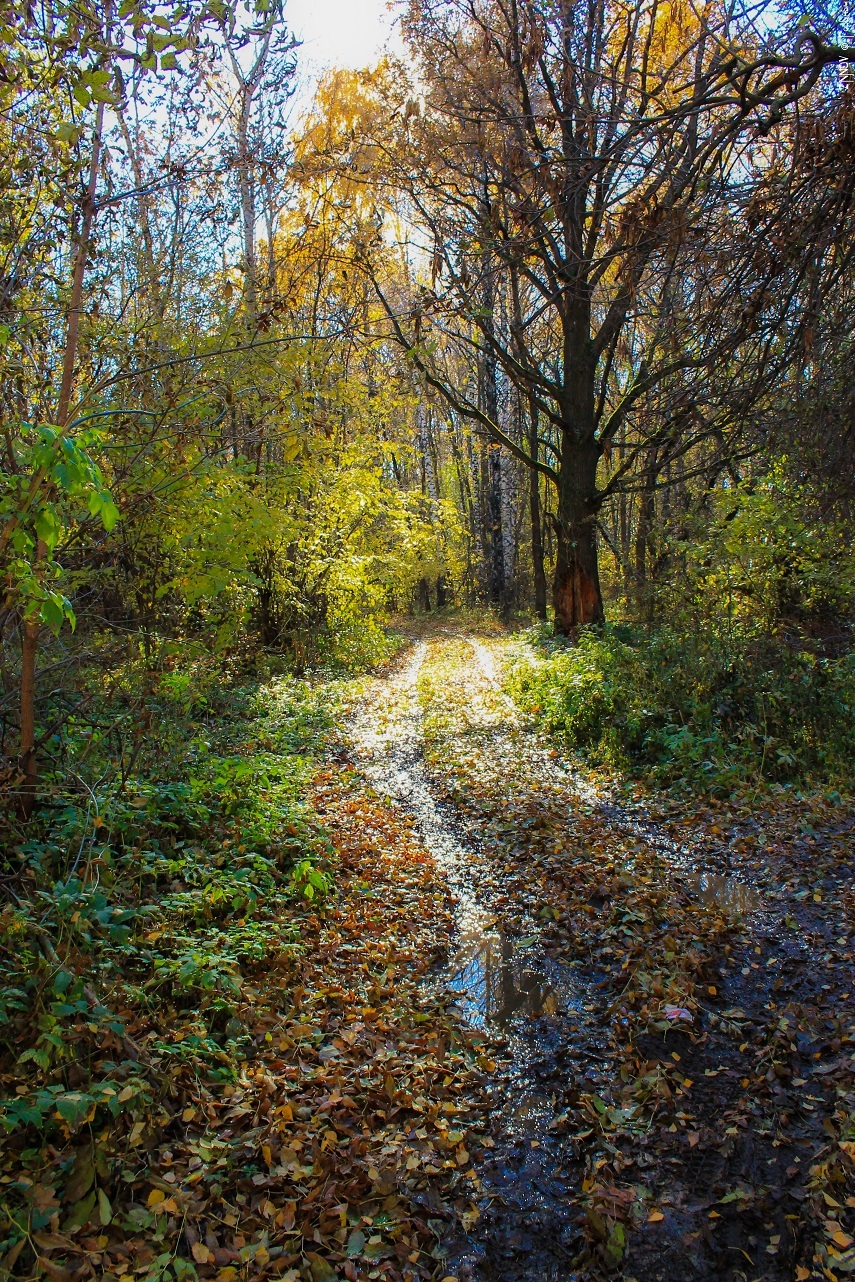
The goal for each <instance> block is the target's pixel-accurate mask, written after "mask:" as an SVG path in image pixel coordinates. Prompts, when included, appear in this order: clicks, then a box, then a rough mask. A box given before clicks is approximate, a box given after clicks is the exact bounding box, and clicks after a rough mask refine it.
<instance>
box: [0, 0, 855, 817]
mask: <svg viewBox="0 0 855 1282" xmlns="http://www.w3.org/2000/svg"><path fill="white" fill-rule="evenodd" d="M846 22H847V18H846V13H845V12H844V11H843V10H842V9H841V10H840V12H839V13H838V12H837V11H834V12H831V11H828V12H825V11H824V12H823V13H822V14H819V13H817V14H813V13H812V12H808V11H805V12H801V11H799V12H792V13H789V12H788V13H781V14H777V15H776V17H775V20H774V22H773V21H772V18H771V17H770V15H769V14H768V13H767V12H766V11H765V10H764V9H762V7H760V8H758V9H757V10H756V11H755V10H750V11H746V12H745V13H743V14H741V15H736V14H732V13H731V12H730V11H725V10H718V9H716V8H710V9H709V10H704V13H703V15H699V14H696V13H694V11H689V10H685V11H684V10H683V9H682V8H681V7H680V6H679V5H676V6H675V5H654V6H652V7H649V8H644V7H642V8H638V9H634V8H632V7H631V6H630V7H622V6H620V5H618V6H616V7H614V8H610V7H609V6H605V5H594V4H592V5H591V6H590V7H589V8H587V9H577V8H575V7H571V8H567V9H566V11H565V8H562V7H561V6H560V5H558V6H555V7H553V6H550V5H546V6H538V5H525V6H523V7H522V8H519V9H518V8H516V7H512V8H511V9H508V10H506V9H504V8H493V7H491V6H486V7H483V8H481V7H478V6H474V7H470V6H467V5H463V4H461V5H449V6H436V5H430V4H425V5H414V6H412V7H411V8H410V10H409V11H408V12H407V14H406V15H405V21H404V32H405V34H406V37H407V40H408V42H409V48H410V51H411V59H412V61H411V62H410V63H409V64H407V65H403V64H400V63H395V62H393V61H391V60H388V61H386V62H384V63H382V64H381V65H380V66H379V67H377V68H375V69H372V70H368V71H365V72H364V73H359V74H357V73H353V72H338V73H335V72H334V73H331V74H330V75H329V76H328V77H327V79H326V80H325V81H324V82H323V83H322V85H321V86H320V88H319V90H318V94H317V98H316V101H315V104H314V106H313V108H312V109H311V112H310V113H309V114H308V115H306V113H305V111H304V112H303V113H302V114H301V115H300V116H299V118H293V119H292V117H291V115H290V114H289V100H290V97H291V93H292V88H293V84H294V75H295V70H296V66H297V62H298V59H299V48H298V47H297V46H296V44H295V42H294V40H293V39H292V37H291V36H290V35H289V32H288V27H287V21H286V15H283V14H282V13H281V12H280V10H279V9H278V8H276V7H275V6H274V7H272V8H271V7H269V6H268V7H263V8H262V9H260V10H258V11H257V12H256V11H255V10H253V11H249V10H247V11H243V10H241V9H236V10H231V9H224V10H222V11H220V10H219V9H217V10H216V11H214V10H208V9H206V8H205V7H204V6H201V7H198V8H197V7H193V6H189V7H188V6H179V7H178V8H176V9H175V11H174V12H173V11H172V10H170V9H168V8H163V9H161V8H158V7H152V8H150V9H148V8H146V7H145V6H142V7H135V6H131V7H128V6H127V5H124V6H123V7H122V8H121V9H120V10H117V11H115V12H114V11H113V10H112V9H111V8H110V7H109V6H107V7H103V6H100V5H95V6H94V7H92V8H88V9H87V8H84V9H79V8H74V9H65V8H63V7H62V6H60V7H59V8H57V9H55V10H54V9H48V10H41V11H39V12H38V13H37V12H36V11H33V12H29V11H27V12H24V13H21V14H18V13H17V12H16V11H13V10H11V9H10V10H9V12H8V15H7V23H6V26H5V27H4V46H3V48H4V55H3V56H4V60H5V61H4V66H5V72H4V76H5V79H4V83H5V84H6V86H7V87H6V89H5V90H4V94H5V106H4V115H3V130H4V143H3V164H4V186H3V215H2V217H3V227H2V236H3V246H4V249H3V254H4V258H3V261H4V275H3V328H2V340H3V356H2V359H3V362H4V364H3V417H4V428H3V431H4V439H5V447H4V451H3V497H2V515H3V530H2V535H0V547H2V555H3V558H4V562H5V566H4V576H5V583H6V590H5V597H4V602H3V614H2V644H3V682H4V694H3V703H2V727H3V729H2V735H3V738H2V743H3V751H4V752H5V754H6V761H7V763H8V764H7V766H6V774H5V780H6V782H5V785H4V786H5V789H6V791H7V793H8V794H9V795H12V794H16V793H17V792H19V791H20V789H21V777H20V774H19V772H23V776H24V777H25V779H26V780H27V781H28V782H26V783H25V785H24V787H25V791H26V790H30V791H32V788H33V786H34V780H35V778H36V775H37V773H38V770H39V768H40V767H39V761H40V760H41V761H42V762H43V763H44V764H47V763H49V762H50V763H54V764H56V765H58V766H59V765H60V764H61V762H62V761H63V759H64V754H65V753H66V751H67V743H68V735H69V733H70V728H71V727H72V726H75V727H79V728H81V729H82V728H83V727H84V726H85V725H86V717H87V715H88V714H87V712H86V710H85V709H86V708H87V707H88V706H89V705H88V702H87V701H86V700H88V698H89V696H88V695H87V696H86V698H85V699H84V700H81V698H80V697H79V693H80V682H79V674H80V669H81V665H84V666H85V665H86V664H87V663H88V662H94V663H95V664H96V666H97V667H99V668H101V669H103V670H104V671H112V670H114V669H116V668H124V667H125V666H126V665H127V664H128V662H133V661H136V660H135V659H133V660H132V659H131V656H139V661H140V663H141V665H142V668H146V667H147V666H153V667H155V668H156V667H158V665H160V664H162V662H164V661H165V660H166V658H167V656H168V655H169V654H170V653H173V654H174V652H175V646H176V645H179V646H180V647H181V651H182V653H184V654H187V653H189V652H190V651H191V650H192V649H193V648H194V647H197V648H198V649H199V651H200V652H203V651H204V652H205V653H220V654H225V653H227V652H232V653H235V652H237V651H241V652H242V653H248V649H249V650H254V651H256V652H257V653H259V654H261V653H266V654H267V655H269V656H284V657H286V658H287V659H288V661H289V662H291V663H292V664H294V665H296V667H297V668H298V669H300V668H303V667H305V666H306V665H307V664H311V663H316V662H318V661H322V662H328V661H329V662H340V661H341V662H348V663H352V662H359V661H361V660H370V659H371V658H373V657H376V654H377V653H379V652H380V651H382V648H383V644H384V643H383V641H382V638H381V631H380V628H381V624H382V621H383V620H384V619H385V618H386V617H387V616H388V614H389V613H390V612H395V611H401V610H404V611H406V610H410V609H414V608H415V609H418V610H423V611H424V610H431V609H442V608H443V607H444V606H446V605H449V604H451V603H454V604H457V605H465V606H474V605H479V606H480V605H489V606H490V607H492V608H493V609H495V610H496V611H497V612H499V614H500V615H502V616H503V617H505V618H508V617H511V616H512V615H513V614H514V613H515V612H519V613H520V614H522V615H525V614H526V613H534V614H536V615H537V616H539V617H540V618H542V619H546V617H547V614H548V613H549V614H550V615H551V616H554V626H555V630H556V632H557V633H558V634H564V635H570V636H576V635H577V634H578V630H579V628H581V627H584V626H585V625H586V624H590V623H594V624H597V623H601V622H602V621H603V619H604V618H605V619H607V620H608V623H609V625H610V627H611V628H612V631H610V632H609V633H608V634H603V636H601V637H600V639H599V640H597V641H594V640H593V639H591V638H589V639H588V640H587V642H586V646H587V650H586V653H587V654H588V656H589V660H588V661H589V662H590V663H592V664H594V666H595V668H596V670H597V672H598V673H601V674H602V685H603V686H604V693H603V696H602V697H603V698H605V699H606V700H608V699H609V698H611V693H610V692H613V693H614V697H615V698H616V699H617V702H618V705H619V707H618V712H619V716H618V720H619V722H620V724H621V726H623V727H624V728H622V729H618V730H616V731H614V733H616V734H618V736H619V737H621V738H622V739H623V740H624V741H625V742H624V743H623V747H622V750H628V751H634V750H635V748H636V747H637V746H638V745H637V744H635V742H634V741H635V739H638V738H639V736H641V738H644V736H645V735H646V734H647V731H648V729H650V727H648V726H646V725H645V724H644V716H645V715H651V713H649V712H648V713H643V712H642V711H639V709H637V708H635V707H634V705H633V700H632V694H631V692H630V691H629V690H628V689H625V687H626V686H627V684H630V685H632V684H637V682H638V677H637V675H636V677H632V676H631V674H630V673H629V672H628V668H631V667H632V666H633V665H635V666H638V665H639V664H641V665H645V664H648V663H652V664H653V666H654V667H655V668H656V672H657V673H658V674H659V676H658V677H657V678H656V679H657V680H658V681H659V682H660V683H661V682H662V681H664V682H665V683H666V688H665V689H662V690H661V691H659V692H658V693H659V696H660V700H664V701H665V703H666V705H668V706H669V707H671V705H674V704H676V705H677V706H678V709H679V712H678V714H675V715H672V716H671V718H670V721H669V720H668V718H667V717H666V718H665V720H664V721H663V723H662V725H661V726H660V727H659V728H658V731H657V733H659V738H660V740H661V739H662V736H663V735H664V736H665V737H666V738H667V737H668V735H671V737H672V738H673V735H674V734H682V735H683V736H684V738H685V734H686V733H687V728H686V725H684V724H683V723H684V722H687V721H688V723H689V732H692V733H693V731H692V730H691V723H692V719H693V718H695V719H697V717H698V716H700V719H701V721H702V722H703V723H704V724H703V725H702V726H700V727H699V733H700V734H701V735H702V736H703V737H708V732H710V731H712V732H713V733H715V727H714V726H713V722H715V723H716V725H718V723H719V722H722V721H723V722H724V723H725V724H726V726H727V724H729V722H728V718H729V719H730V722H732V726H731V729H734V728H736V727H739V729H738V734H739V735H742V736H745V735H746V734H747V735H748V737H749V738H750V737H751V736H752V734H753V737H754V739H755V740H756V742H757V743H760V741H761V740H762V743H763V745H764V747H761V748H760V751H761V752H762V753H763V754H764V770H769V769H773V771H774V770H777V771H778V772H779V773H780V774H781V775H782V777H783V776H786V775H787V774H788V773H789V774H790V775H792V776H796V775H799V774H800V773H804V771H808V772H810V771H816V770H819V771H820V772H822V771H828V770H830V771H831V772H832V773H833V771H834V770H835V769H837V768H842V762H843V759H844V757H845V756H846V752H847V751H848V750H849V749H850V748H851V744H850V743H849V741H848V739H847V740H846V743H845V744H844V743H843V742H842V741H840V742H838V740H839V736H840V734H843V735H844V738H845V736H846V734H847V733H848V732H846V731H845V729H844V726H845V723H846V721H847V720H848V718H837V719H836V725H837V729H833V728H832V725H831V721H832V720H834V718H831V719H830V712H829V709H827V708H825V704H826V703H828V702H829V700H830V701H831V703H832V704H834V703H835V701H837V700H839V699H843V701H844V703H845V700H846V697H847V695H846V691H847V690H848V689H850V688H851V686H850V685H848V684H847V683H848V682H849V679H850V678H849V673H850V668H849V660H848V659H846V658H845V655H846V653H847V652H848V649H849V640H850V622H851V612H852V592H853V561H852V553H851V529H852V527H851V519H852V508H851V504H852V486H851V478H852V474H853V469H852V448H853V446H852V415H853V406H852V390H851V389H852V360H853V354H852V339H851V335H852V328H853V327H852V316H851V300H852V234H851V233H852V226H851V217H852V215H851V200H852V184H853V166H852V145H853V142H852V128H853V125H852V114H851V113H852V105H851V92H852V90H851V83H850V71H849V67H850V66H851V52H850V51H848V50H847V46H846V41H847V39H848V34H849V33H848V32H847V29H846ZM618 625H620V626H621V627H624V625H625V627H626V628H629V631H620V628H618V631H614V628H615V627H617V626H618ZM75 627H76V631H72V629H73V628H75ZM639 628H641V629H643V630H644V634H645V640H644V641H643V643H641V649H639V648H638V647H637V646H635V645H634V642H633V637H634V636H635V635H636V632H637V630H638V629H639ZM633 629H635V630H636V632H633ZM639 635H640V634H639ZM592 646H593V647H594V650H595V651H596V653H594V651H592V650H591V647H592ZM627 646H629V649H626V647H627ZM188 647H189V649H188ZM687 647H688V649H687ZM651 656H655V657H651ZM277 661H278V660H277ZM577 661H578V660H576V659H574V660H572V662H577ZM686 664H692V665H693V666H692V670H691V675H690V676H687V674H686V672H685V671H683V674H682V676H681V675H680V674H679V673H677V672H676V671H675V669H681V670H682V669H685V665H686ZM598 679H599V678H598ZM647 680H648V678H647V677H645V678H643V679H642V686H644V685H645V684H646V682H647ZM675 683H676V684H675ZM764 683H765V685H768V686H769V688H768V689H765V687H764ZM770 683H771V684H770ZM841 683H842V684H841ZM613 687H614V690H613V689H612V688H613ZM684 687H686V688H684ZM692 688H693V689H694V691H695V693H696V696H697V699H698V701H699V702H700V703H703V704H704V705H705V708H704V709H694V708H688V707H687V700H689V702H691V700H692V699H693V698H694V697H695V696H694V695H693V694H692ZM794 696H797V697H795V699H794ZM794 702H795V704H796V705H797V708H796V709H794V707H793V703H794ZM707 705H708V706H707ZM671 710H672V712H673V711H674V709H673V707H671ZM560 715H561V716H562V717H565V718H569V720H570V721H573V718H574V716H575V713H574V712H573V709H572V707H571V708H569V709H565V710H564V711H563V712H561V714H560ZM639 717H641V721H639ZM132 720H133V718H131V721H132ZM784 722H786V724H787V726H788V729H787V731H786V732H785V731H784ZM678 724H679V730H675V729H674V727H675V726H678ZM668 726H670V727H671V728H670V729H668V728H667V727H668ZM660 732H661V733H660ZM726 732H727V733H728V735H730V730H727V729H726ZM574 733H575V731H574ZM586 733H587V732H586ZM731 737H732V736H731ZM639 742H640V740H639ZM661 750H662V743H661V742H660V743H659V745H658V748H657V751H661ZM681 750H682V751H684V752H685V751H687V750H688V745H687V743H682V744H681ZM22 804H23V808H24V810H26V809H27V808H28V807H29V805H30V804H31V803H30V802H28V801H25V802H24V803H22Z"/></svg>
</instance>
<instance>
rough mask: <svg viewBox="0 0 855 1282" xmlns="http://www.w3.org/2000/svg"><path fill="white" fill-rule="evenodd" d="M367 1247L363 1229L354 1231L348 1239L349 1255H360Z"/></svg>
mask: <svg viewBox="0 0 855 1282" xmlns="http://www.w3.org/2000/svg"><path fill="white" fill-rule="evenodd" d="M364 1246H365V1234H364V1233H363V1232H362V1230H361V1229H354V1230H353V1232H352V1233H351V1235H350V1237H349V1238H348V1239H347V1254H348V1255H349V1256H351V1257H353V1256H356V1255H360V1254H361V1252H362V1248H363V1247H364Z"/></svg>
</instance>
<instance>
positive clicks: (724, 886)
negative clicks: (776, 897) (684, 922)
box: [687, 872, 762, 914]
mask: <svg viewBox="0 0 855 1282" xmlns="http://www.w3.org/2000/svg"><path fill="white" fill-rule="evenodd" d="M687 880H688V882H689V885H690V886H691V887H692V889H693V890H694V892H695V894H696V895H697V896H698V898H699V899H700V901H701V903H702V904H712V905H720V906H721V907H723V908H730V909H732V910H733V911H734V912H738V913H742V914H745V913H751V912H754V911H755V910H756V909H758V908H759V907H760V904H761V902H762V901H761V898H760V895H759V893H758V892H757V891H756V890H754V888H753V887H752V886H746V884H745V882H743V881H737V880H736V878H735V877H724V876H722V875H721V874H718V873H709V872H701V873H695V874H694V875H691V876H689V877H688V878H687Z"/></svg>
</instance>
